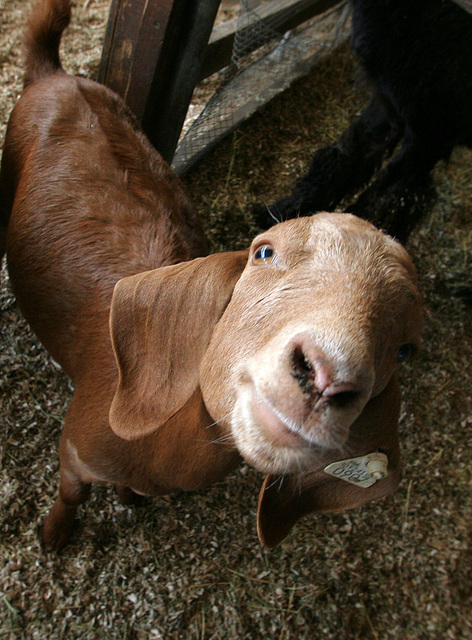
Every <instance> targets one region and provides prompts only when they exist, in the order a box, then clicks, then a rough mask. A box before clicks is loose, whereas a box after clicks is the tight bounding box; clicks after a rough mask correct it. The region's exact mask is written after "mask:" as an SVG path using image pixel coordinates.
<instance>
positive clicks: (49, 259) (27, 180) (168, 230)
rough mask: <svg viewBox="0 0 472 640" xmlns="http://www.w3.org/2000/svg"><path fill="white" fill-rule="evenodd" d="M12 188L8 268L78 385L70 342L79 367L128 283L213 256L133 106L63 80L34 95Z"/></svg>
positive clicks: (11, 158)
mask: <svg viewBox="0 0 472 640" xmlns="http://www.w3.org/2000/svg"><path fill="white" fill-rule="evenodd" d="M20 167H21V169H19V168H20ZM84 185H88V186H89V188H85V189H84ZM2 186H3V190H4V191H5V192H6V195H7V197H8V196H9V194H10V193H11V194H13V193H15V192H16V198H15V208H16V211H15V215H14V216H12V220H11V223H10V225H9V229H8V256H9V270H10V274H11V278H12V282H13V286H14V289H15V291H16V292H17V295H18V297H19V299H20V300H21V308H22V311H23V313H24V315H25V317H26V319H27V320H29V321H30V322H32V326H33V328H34V330H35V332H36V333H37V335H38V336H39V338H40V339H41V341H42V342H43V343H44V344H45V346H46V348H47V349H48V350H49V351H50V352H51V354H52V355H53V357H54V358H55V359H57V360H58V361H59V362H60V363H61V365H62V366H63V367H64V368H65V370H66V371H67V372H68V373H69V374H70V375H71V376H72V377H74V371H75V368H76V365H75V364H74V363H72V362H71V349H70V344H71V341H73V342H74V344H75V347H74V352H75V353H79V356H76V357H80V353H81V350H80V349H79V350H77V339H79V337H80V336H81V335H82V336H83V334H84V332H83V331H82V332H80V331H78V327H79V326H80V325H82V324H83V323H87V324H88V327H89V329H88V336H87V345H83V347H84V348H90V346H91V344H92V343H93V342H94V336H95V333H96V332H95V329H94V327H95V326H97V327H98V326H99V327H100V331H99V332H98V333H99V335H97V336H96V338H97V340H98V341H100V342H102V341H103V340H105V336H103V335H101V333H102V332H103V328H104V327H105V328H106V327H107V323H106V322H104V321H103V320H104V318H98V317H97V313H96V309H97V308H100V309H101V310H102V313H103V314H108V311H109V303H110V300H111V295H112V291H113V287H114V285H115V284H116V282H117V281H118V280H119V279H120V278H122V277H123V276H126V275H131V274H133V273H138V272H142V271H146V270H150V269H154V268H157V267H160V266H162V265H166V264H173V263H175V262H181V261H183V260H188V259H190V258H193V257H196V256H198V255H201V254H202V253H203V252H204V239H203V235H202V232H201V229H200V225H199V223H198V221H197V218H196V216H195V213H194V211H193V207H192V204H191V202H190V200H189V198H188V196H187V194H186V192H185V190H184V189H183V187H182V185H181V184H180V181H179V180H178V178H177V177H176V176H175V175H174V174H173V173H172V172H171V171H170V169H169V168H168V166H167V165H166V164H165V163H164V161H163V160H162V159H161V157H160V156H159V155H158V154H157V153H156V152H155V151H154V150H153V149H152V147H151V146H150V145H149V144H148V143H147V141H146V140H145V138H144V136H143V135H142V134H141V132H140V130H139V128H138V127H137V125H136V124H135V122H134V119H133V117H132V116H131V115H130V114H129V112H128V111H127V110H126V108H125V106H124V105H123V103H122V102H121V101H120V100H119V99H118V98H117V97H116V96H115V95H114V94H112V93H111V92H109V91H108V90H107V89H106V88H105V87H101V86H100V85H97V84H96V83H93V82H89V81H87V80H83V79H78V78H71V77H70V76H67V75H66V74H64V73H63V72H59V73H56V74H55V75H53V76H52V77H48V78H47V79H46V80H40V81H39V82H36V83H34V84H32V85H29V86H28V87H27V88H26V89H25V91H24V94H23V96H22V98H21V102H20V106H19V107H17V108H16V109H15V110H14V111H13V114H12V117H11V122H10V125H9V129H8V135H7V138H6V142H5V151H4V156H3V166H2ZM11 199H13V196H11ZM32 211H34V215H31V212H32ZM69 249H70V250H69ZM51 263H54V265H55V268H54V283H52V282H51V281H50V278H51V275H50V274H51V270H50V265H51ZM32 283H34V285H33V286H32ZM98 299H101V303H100V304H97V301H98ZM42 309H44V310H45V312H44V314H42V313H41V310H42ZM46 310H47V312H46ZM58 332H61V335H60V336H59V335H58ZM52 335H53V336H54V338H53V339H52V340H51V336H52ZM106 341H107V342H108V341H109V340H108V338H107V339H106ZM80 369H81V372H82V373H83V365H81V366H80Z"/></svg>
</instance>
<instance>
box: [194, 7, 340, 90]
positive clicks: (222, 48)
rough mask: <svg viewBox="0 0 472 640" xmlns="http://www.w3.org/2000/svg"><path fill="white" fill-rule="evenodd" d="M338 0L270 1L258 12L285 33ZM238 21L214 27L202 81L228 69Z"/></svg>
mask: <svg viewBox="0 0 472 640" xmlns="http://www.w3.org/2000/svg"><path fill="white" fill-rule="evenodd" d="M338 2H339V0H271V1H270V2H268V3H266V4H264V5H262V6H261V7H259V8H258V9H257V15H258V16H259V17H260V18H261V19H263V20H266V21H267V22H268V24H270V25H271V27H272V28H273V29H274V30H277V31H280V32H281V33H284V32H285V31H288V30H289V29H293V28H294V27H296V26H298V25H299V24H301V23H302V22H305V21H306V20H309V19H310V18H313V17H314V16H316V15H319V14H321V13H324V12H325V11H327V10H328V9H330V8H331V7H333V6H334V5H335V4H337V3H338ZM237 26H238V18H233V19H232V20H227V21H226V22H223V23H222V24H220V25H216V26H215V27H214V28H213V31H212V34H211V37H210V41H209V43H208V48H207V51H206V54H205V60H204V62H203V68H202V73H201V77H200V80H203V79H204V78H206V77H208V76H209V75H211V74H212V73H215V72H216V71H219V70H220V69H222V68H223V67H226V66H227V65H228V64H229V63H230V62H231V55H232V51H233V43H234V36H235V33H236V29H237Z"/></svg>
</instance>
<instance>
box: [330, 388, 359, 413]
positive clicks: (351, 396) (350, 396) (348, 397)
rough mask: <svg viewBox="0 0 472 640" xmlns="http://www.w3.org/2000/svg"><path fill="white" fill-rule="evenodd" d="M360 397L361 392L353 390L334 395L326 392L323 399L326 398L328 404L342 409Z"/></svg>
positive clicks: (338, 392)
mask: <svg viewBox="0 0 472 640" xmlns="http://www.w3.org/2000/svg"><path fill="white" fill-rule="evenodd" d="M359 395H360V391H358V390H355V389H352V390H350V391H347V390H345V391H337V392H335V393H332V394H331V393H330V394H327V393H326V392H325V393H324V394H323V396H322V397H323V398H326V401H327V402H329V403H331V404H333V405H335V406H337V407H339V408H340V409H342V408H344V407H347V406H348V405H350V404H352V403H353V402H355V401H356V400H357V399H358V398H359Z"/></svg>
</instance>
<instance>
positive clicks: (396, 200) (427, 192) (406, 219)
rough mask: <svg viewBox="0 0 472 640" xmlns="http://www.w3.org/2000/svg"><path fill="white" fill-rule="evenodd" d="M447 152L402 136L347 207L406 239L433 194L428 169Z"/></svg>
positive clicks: (347, 209) (388, 231)
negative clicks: (393, 152)
mask: <svg viewBox="0 0 472 640" xmlns="http://www.w3.org/2000/svg"><path fill="white" fill-rule="evenodd" d="M447 155H448V153H447V152H445V151H444V150H442V149H439V148H431V146H429V147H428V144H427V143H426V142H425V143H424V144H423V143H421V141H420V140H418V139H416V138H411V139H409V138H408V137H406V138H405V140H404V141H403V145H402V147H401V149H400V151H399V152H398V153H397V154H396V155H395V156H394V157H393V158H392V159H391V160H390V162H389V163H388V164H387V166H386V167H385V168H384V169H382V171H380V173H379V174H378V176H377V178H376V179H375V181H374V182H373V183H372V184H371V185H370V186H369V187H368V189H366V190H365V191H364V192H363V193H362V194H361V195H360V196H359V198H358V199H357V202H355V203H354V204H353V205H352V206H351V207H346V211H349V212H350V213H354V214H355V215H357V216H359V217H361V218H364V219H366V220H369V221H370V222H372V223H373V224H375V225H376V226H378V227H380V228H382V229H383V230H384V231H386V232H387V233H389V234H390V235H392V236H395V237H396V238H397V239H398V240H400V241H402V242H405V240H406V239H407V238H408V236H409V234H410V232H411V231H412V229H413V228H414V226H415V225H416V224H417V223H418V221H419V220H420V219H421V217H422V216H423V214H424V213H425V211H426V209H427V207H428V205H429V204H430V203H431V201H432V200H433V198H434V193H435V192H434V187H433V182H432V179H431V170H432V169H433V167H434V165H435V164H436V162H437V161H438V160H439V159H440V158H442V157H445V156H447Z"/></svg>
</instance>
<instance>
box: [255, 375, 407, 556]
mask: <svg viewBox="0 0 472 640" xmlns="http://www.w3.org/2000/svg"><path fill="white" fill-rule="evenodd" d="M399 414H400V389H399V387H398V382H397V380H396V378H395V377H394V378H393V379H392V380H391V381H390V382H389V384H388V385H387V387H386V389H385V390H384V391H383V392H382V393H380V394H379V395H378V396H376V397H375V398H372V400H370V401H369V402H368V403H367V405H366V406H365V408H364V411H363V412H362V414H361V415H360V416H359V418H358V419H357V420H356V421H355V422H354V424H353V425H352V427H351V433H350V436H349V440H348V442H347V444H346V450H347V451H348V455H345V456H341V455H339V456H338V457H337V458H333V455H332V454H331V456H330V457H329V456H325V457H324V458H322V459H320V461H319V463H317V465H316V467H314V468H313V469H310V470H309V471H308V472H307V473H305V474H303V475H300V476H297V475H288V476H282V477H277V476H271V475H269V476H267V477H266V478H265V481H264V484H263V485H262V489H261V492H260V495H259V507H258V514H257V531H258V535H259V540H260V541H261V543H262V544H263V545H264V546H265V547H268V548H269V549H272V548H273V547H275V546H276V545H277V544H279V543H280V542H282V540H283V539H284V538H285V537H286V536H287V535H288V534H289V533H290V531H291V529H292V527H293V526H294V524H295V523H296V522H297V521H298V520H299V519H300V518H301V517H302V516H304V515H306V514H308V513H312V512H318V513H327V512H331V511H341V510H343V509H351V508H354V507H359V506H361V505H363V504H365V503H366V502H370V501H371V500H374V499H376V498H380V497H382V496H385V495H387V494H390V493H392V492H393V491H394V490H395V489H396V488H397V486H398V483H399V481H400V449H399V441H398V418H399ZM377 451H381V452H383V453H384V454H386V455H387V458H388V468H387V471H388V474H387V476H386V477H385V478H383V479H381V480H377V482H375V484H373V485H372V486H370V487H368V488H362V487H359V486H356V485H354V484H350V483H348V482H347V481H345V480H341V479H340V478H337V477H333V476H331V475H328V474H327V473H326V472H325V471H324V469H325V467H326V466H327V465H329V464H330V463H332V462H337V461H338V460H340V459H341V458H354V457H360V456H364V455H366V454H369V453H372V452H377Z"/></svg>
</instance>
